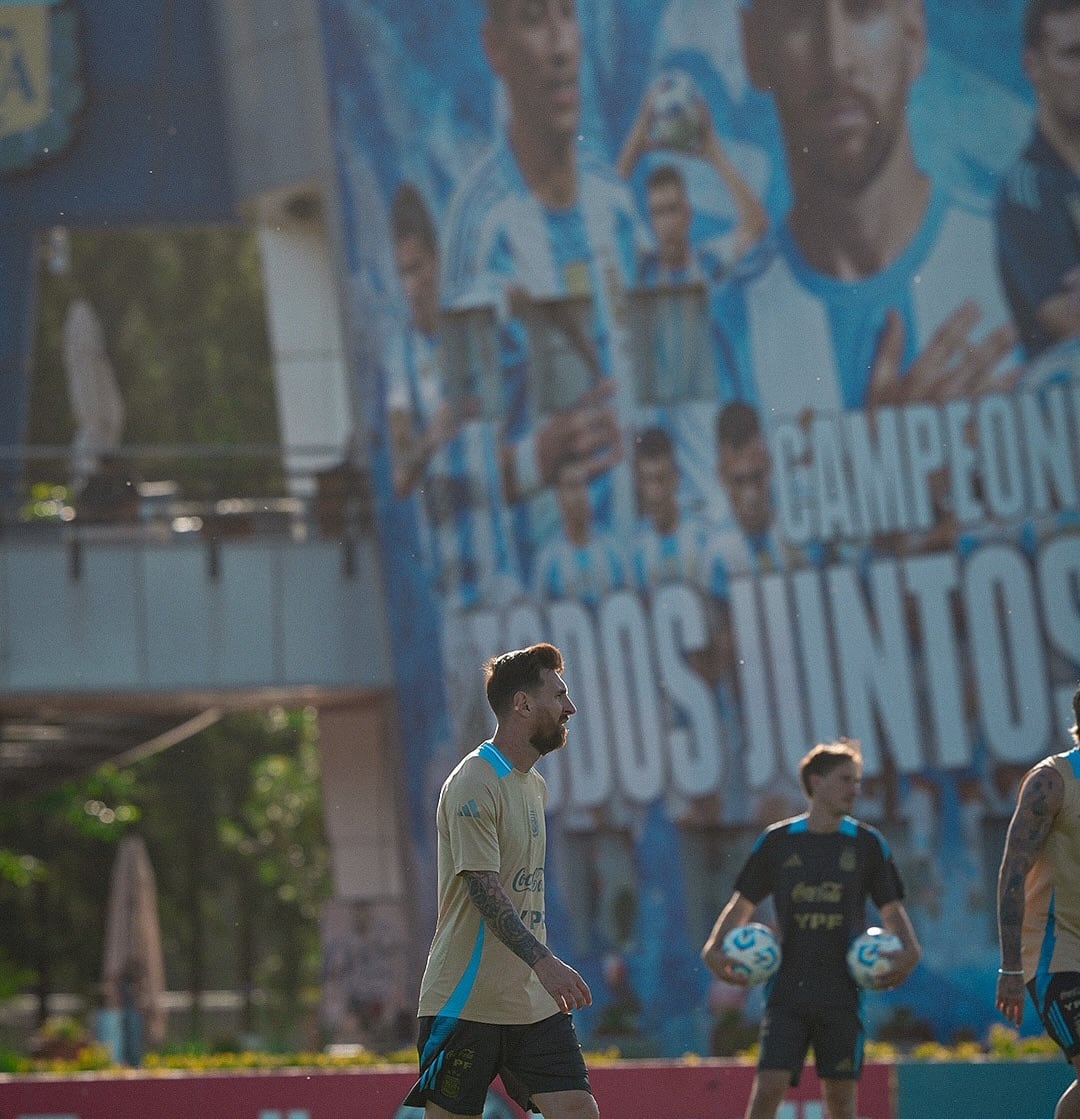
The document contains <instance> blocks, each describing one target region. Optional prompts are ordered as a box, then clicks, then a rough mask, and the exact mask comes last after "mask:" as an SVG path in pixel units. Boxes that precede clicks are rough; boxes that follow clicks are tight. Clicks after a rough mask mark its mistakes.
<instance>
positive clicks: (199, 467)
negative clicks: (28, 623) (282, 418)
mask: <svg viewBox="0 0 1080 1119" xmlns="http://www.w3.org/2000/svg"><path fill="white" fill-rule="evenodd" d="M371 519H372V496H371V485H370V476H369V473H368V471H367V469H366V468H365V467H363V466H358V465H355V464H354V463H352V462H350V461H348V460H346V459H345V458H344V457H343V455H342V450H341V448H340V447H328V446H292V447H281V446H264V445H255V446H251V445H248V446H220V445H204V444H172V445H152V446H150V445H148V446H141V445H131V446H124V447H116V448H110V449H109V450H107V451H95V450H94V449H92V448H74V447H70V446H0V531H3V532H7V533H11V532H19V533H23V534H25V533H38V534H46V533H49V532H61V533H62V534H63V535H64V536H65V537H71V536H74V537H80V536H86V537H88V538H89V537H94V536H98V537H100V536H102V535H103V534H110V535H113V536H121V537H125V538H131V539H139V538H141V539H147V540H153V541H161V542H165V541H168V540H170V539H174V538H181V537H190V536H191V535H192V534H195V535H197V536H201V537H205V538H208V539H215V540H216V539H226V538H239V537H246V536H277V537H281V536H285V537H290V538H293V539H304V538H307V537H309V536H311V535H314V534H318V535H322V536H330V537H335V538H354V539H355V538H356V537H358V536H360V535H364V534H366V533H367V532H369V531H370V528H371Z"/></svg>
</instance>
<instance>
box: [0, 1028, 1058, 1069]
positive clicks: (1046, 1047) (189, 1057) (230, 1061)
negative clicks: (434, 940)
mask: <svg viewBox="0 0 1080 1119" xmlns="http://www.w3.org/2000/svg"><path fill="white" fill-rule="evenodd" d="M1057 1054H1058V1048H1057V1046H1056V1045H1055V1044H1054V1043H1053V1042H1052V1041H1051V1040H1050V1039H1049V1038H1048V1037H1046V1036H1045V1035H1041V1036H1039V1037H1025V1038H1021V1037H1020V1036H1019V1034H1018V1033H1017V1032H1016V1031H1015V1030H1013V1029H1010V1028H1009V1027H1007V1026H991V1028H990V1032H989V1035H988V1039H987V1042H986V1044H979V1043H977V1042H973V1041H965V1042H961V1043H959V1044H957V1045H939V1044H937V1043H936V1042H923V1043H921V1044H919V1045H916V1046H915V1047H914V1048H913V1049H912V1050H911V1051H910V1052H908V1053H904V1052H902V1051H901V1050H899V1049H898V1048H897V1047H896V1046H895V1045H891V1044H889V1043H887V1042H880V1041H870V1042H867V1045H866V1057H867V1059H868V1060H870V1061H884V1062H889V1061H897V1060H912V1061H985V1060H990V1061H1014V1060H1031V1059H1037V1058H1046V1059H1052V1058H1054V1057H1055V1056H1056V1055H1057ZM585 1058H586V1062H587V1063H588V1064H589V1065H591V1066H600V1065H610V1064H613V1063H614V1062H616V1061H619V1060H621V1059H622V1055H621V1053H620V1052H619V1049H618V1048H617V1047H615V1046H611V1047H609V1048H607V1049H602V1050H598V1051H596V1052H591V1053H586V1055H585ZM703 1059H704V1058H702V1057H701V1056H700V1055H699V1054H696V1053H687V1054H685V1055H684V1056H683V1057H682V1058H681V1061H682V1063H684V1064H697V1063H699V1062H700V1061H702V1060H703ZM735 1059H736V1060H738V1061H743V1062H753V1061H755V1060H756V1059H757V1047H756V1046H751V1047H750V1048H748V1049H744V1050H742V1051H741V1052H740V1053H738V1054H737V1056H736V1057H735ZM415 1063H416V1051H415V1050H414V1049H412V1048H408V1049H399V1050H396V1051H395V1052H392V1053H373V1052H371V1051H370V1050H367V1049H357V1050H356V1051H355V1052H349V1053H323V1052H310V1053H266V1052H261V1051H254V1050H252V1051H245V1052H240V1053H149V1054H147V1056H146V1058H145V1060H144V1061H143V1065H142V1068H141V1070H140V1071H142V1072H171V1071H176V1070H180V1071H186V1072H217V1071H222V1070H225V1071H227V1070H272V1069H283V1068H316V1069H319V1068H322V1069H335V1068H341V1069H346V1068H374V1067H376V1066H379V1065H414V1064H415ZM14 1066H15V1067H12V1068H9V1069H8V1071H10V1072H13V1073H16V1074H23V1073H53V1074H61V1075H62V1074H64V1073H76V1072H95V1071H100V1072H105V1071H108V1072H117V1071H120V1068H121V1067H123V1066H117V1065H114V1064H112V1062H111V1057H110V1053H109V1050H108V1049H107V1048H106V1047H105V1046H103V1045H96V1044H94V1045H86V1046H84V1047H83V1048H82V1049H80V1050H79V1052H78V1054H77V1055H76V1056H75V1057H74V1058H72V1059H69V1060H34V1059H32V1058H30V1057H24V1058H19V1059H18V1060H17V1061H15V1062H14Z"/></svg>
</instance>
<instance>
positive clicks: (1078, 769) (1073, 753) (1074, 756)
mask: <svg viewBox="0 0 1080 1119" xmlns="http://www.w3.org/2000/svg"><path fill="white" fill-rule="evenodd" d="M1062 757H1064V759H1065V760H1066V761H1067V762H1068V763H1069V768H1070V769H1071V770H1072V775H1073V776H1074V777H1078V778H1080V747H1077V746H1074V747H1073V748H1072V749H1071V750H1067V751H1066V752H1065V753H1064V754H1063V755H1062Z"/></svg>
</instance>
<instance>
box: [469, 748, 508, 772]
mask: <svg viewBox="0 0 1080 1119" xmlns="http://www.w3.org/2000/svg"><path fill="white" fill-rule="evenodd" d="M476 755H477V757H480V758H483V759H484V761H486V762H487V763H488V765H490V766H491V768H492V769H493V770H495V775H496V776H497V777H505V776H506V775H507V774H508V773H509V772H510V771H511V770H512V769H513V768H514V767H513V766H512V765H511V764H510V760H509V759H508V758H507V756H506V755H505V754H504V753H503V752H502V751H501V750H500V749H499V748H498V746H496V745H495V744H494V743H493V742H482V743H481V744H480V745H479V746H478V747H477V748H476Z"/></svg>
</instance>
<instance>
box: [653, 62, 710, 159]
mask: <svg viewBox="0 0 1080 1119" xmlns="http://www.w3.org/2000/svg"><path fill="white" fill-rule="evenodd" d="M704 131H705V119H704V113H703V112H702V102H701V94H700V93H699V92H698V88H697V86H696V85H695V84H694V80H693V78H691V77H690V75H689V74H687V73H685V72H684V71H682V70H668V71H666V72H665V73H663V74H661V75H660V77H658V78H657V79H656V81H655V82H653V85H652V104H651V106H650V113H649V142H650V143H652V144H654V145H655V146H656V147H658V148H669V149H671V150H673V151H680V152H691V151H695V150H696V149H697V148H698V147H699V146H700V145H701V141H702V138H703V135H704Z"/></svg>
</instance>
